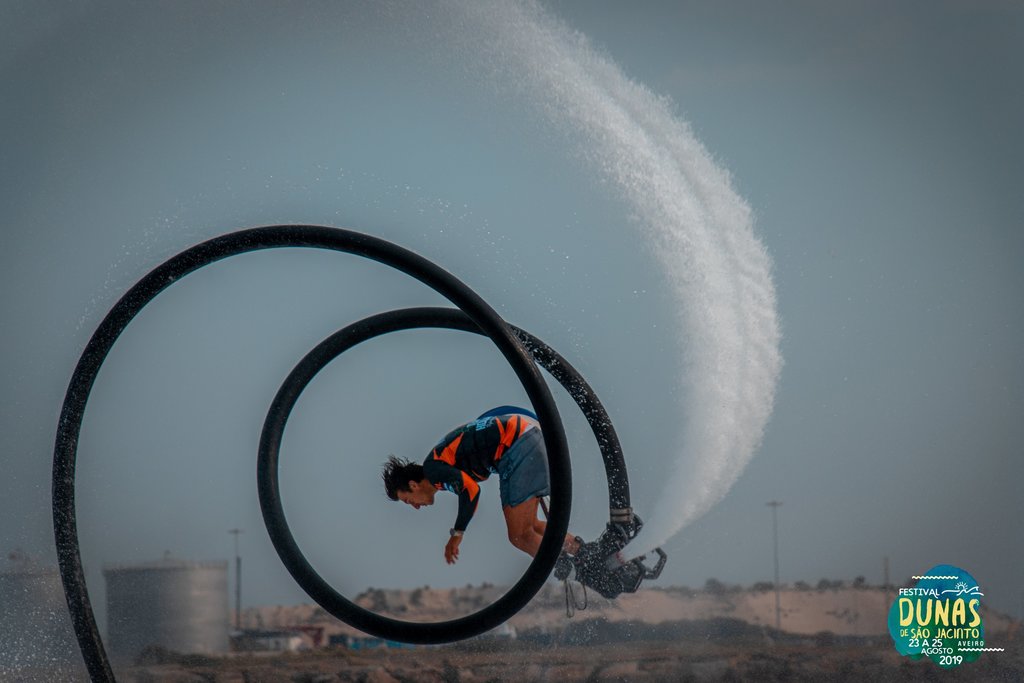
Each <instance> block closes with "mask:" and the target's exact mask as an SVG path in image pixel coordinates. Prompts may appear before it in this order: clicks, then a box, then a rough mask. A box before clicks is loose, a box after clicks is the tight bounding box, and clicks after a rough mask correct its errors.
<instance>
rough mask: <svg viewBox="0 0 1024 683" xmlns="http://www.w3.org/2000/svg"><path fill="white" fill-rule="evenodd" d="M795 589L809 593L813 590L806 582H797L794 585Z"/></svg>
mask: <svg viewBox="0 0 1024 683" xmlns="http://www.w3.org/2000/svg"><path fill="white" fill-rule="evenodd" d="M793 588H795V589H797V590H798V591H809V590H811V585H810V584H809V583H807V582H806V581H797V582H796V583H794V584H793Z"/></svg>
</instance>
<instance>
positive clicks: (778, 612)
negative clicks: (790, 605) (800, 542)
mask: <svg viewBox="0 0 1024 683" xmlns="http://www.w3.org/2000/svg"><path fill="white" fill-rule="evenodd" d="M765 505H767V506H768V507H770V508H771V509H772V532H773V533H772V535H773V536H774V539H775V628H776V630H779V631H781V630H782V607H781V606H780V605H779V506H780V505H782V502H781V501H778V500H773V501H770V502H768V503H765Z"/></svg>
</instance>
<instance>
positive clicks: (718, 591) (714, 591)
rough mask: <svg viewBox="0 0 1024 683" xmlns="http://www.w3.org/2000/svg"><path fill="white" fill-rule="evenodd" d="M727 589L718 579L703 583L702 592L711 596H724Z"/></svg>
mask: <svg viewBox="0 0 1024 683" xmlns="http://www.w3.org/2000/svg"><path fill="white" fill-rule="evenodd" d="M728 591H729V589H728V588H727V587H726V585H725V584H724V583H722V582H721V581H719V580H718V579H708V580H707V581H705V582H704V592H705V593H710V594H711V595H725V593H727V592H728Z"/></svg>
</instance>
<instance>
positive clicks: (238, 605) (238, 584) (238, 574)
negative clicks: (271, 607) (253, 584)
mask: <svg viewBox="0 0 1024 683" xmlns="http://www.w3.org/2000/svg"><path fill="white" fill-rule="evenodd" d="M228 533H229V534H231V535H232V536H234V537H235V630H236V631H241V630H242V556H241V554H239V552H238V535H239V534H240V533H242V530H241V529H229V530H228Z"/></svg>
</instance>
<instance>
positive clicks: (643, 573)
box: [573, 508, 668, 599]
mask: <svg viewBox="0 0 1024 683" xmlns="http://www.w3.org/2000/svg"><path fill="white" fill-rule="evenodd" d="M643 525H644V523H643V520H641V519H640V518H639V517H638V516H637V515H635V514H634V513H633V510H632V509H631V508H625V509H622V510H612V515H611V521H609V522H608V525H607V526H606V527H605V530H604V531H603V532H602V533H601V535H600V536H599V537H598V539H597V540H596V541H594V542H592V543H584V544H583V545H582V546H581V547H580V549H579V551H578V552H577V553H576V556H575V557H574V558H573V564H574V565H575V567H576V580H577V581H579V582H580V583H582V584H583V585H585V586H589V587H590V588H593V589H594V590H596V591H597V592H598V593H600V594H601V595H602V596H603V597H605V598H609V599H611V598H616V597H618V596H619V595H621V594H622V593H635V592H636V591H637V589H639V588H640V584H641V583H643V580H644V579H656V578H658V577H659V576H660V575H661V570H662V569H664V568H665V563H666V562H667V561H668V556H667V555H666V554H665V552H664V551H663V550H662V549H661V548H655V549H654V552H655V553H657V555H658V562H657V563H656V564H655V566H654V567H648V566H647V565H645V564H644V559H645V558H646V555H641V556H640V557H635V558H633V559H632V560H627V559H625V555H624V554H623V552H622V550H623V549H624V548H625V547H626V545H627V544H628V543H629V542H630V541H632V540H633V539H634V538H636V536H637V534H638V533H640V529H642V528H643Z"/></svg>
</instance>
